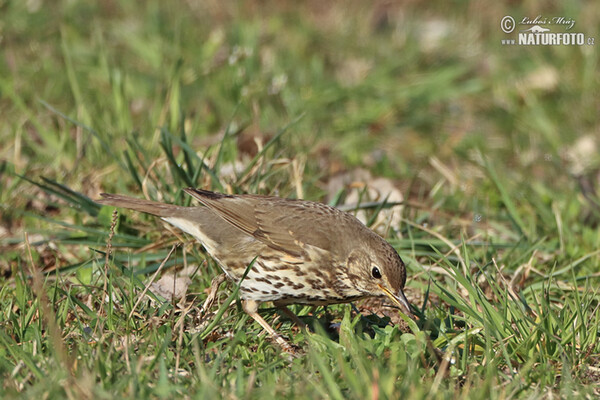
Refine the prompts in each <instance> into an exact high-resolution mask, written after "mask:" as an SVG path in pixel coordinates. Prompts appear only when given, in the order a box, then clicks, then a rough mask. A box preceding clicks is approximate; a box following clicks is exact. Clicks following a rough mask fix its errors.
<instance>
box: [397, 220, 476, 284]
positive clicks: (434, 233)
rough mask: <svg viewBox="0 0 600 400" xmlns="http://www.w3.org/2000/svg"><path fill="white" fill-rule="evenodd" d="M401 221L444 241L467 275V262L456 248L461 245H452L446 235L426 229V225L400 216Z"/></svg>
mask: <svg viewBox="0 0 600 400" xmlns="http://www.w3.org/2000/svg"><path fill="white" fill-rule="evenodd" d="M402 222H404V223H406V224H408V225H410V226H413V227H415V228H418V229H421V230H422V231H423V232H427V233H429V234H430V235H432V236H435V237H436V238H438V239H439V240H441V241H442V242H444V243H446V245H447V246H448V247H450V249H452V251H454V254H455V255H456V257H457V258H458V261H460V265H461V266H462V268H463V273H464V274H465V275H467V271H468V270H467V264H466V263H465V260H464V259H463V257H462V256H461V255H460V251H459V250H458V249H459V248H460V247H461V246H462V245H457V246H455V245H454V244H453V243H452V242H451V241H450V240H449V239H448V238H446V237H444V236H442V235H440V234H439V233H437V232H435V231H432V230H431V229H428V228H426V227H424V226H421V225H419V224H415V223H414V222H412V221H409V220H407V219H404V218H402Z"/></svg>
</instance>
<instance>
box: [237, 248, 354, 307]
mask: <svg viewBox="0 0 600 400" xmlns="http://www.w3.org/2000/svg"><path fill="white" fill-rule="evenodd" d="M261 261H262V260H260V259H258V260H256V263H255V264H257V265H256V266H253V267H252V268H251V269H250V270H249V271H248V274H247V275H246V278H245V279H244V280H243V281H242V284H241V286H240V297H241V298H242V299H244V300H255V301H261V302H263V301H274V302H276V303H278V304H310V305H327V304H337V303H347V302H350V301H353V300H356V299H359V298H362V297H365V295H364V293H361V292H359V291H358V290H356V289H354V288H353V287H352V286H351V285H349V284H346V283H344V282H343V281H340V280H339V279H331V278H330V277H328V276H324V275H315V274H312V273H309V272H307V271H303V270H300V269H298V268H295V267H294V266H291V267H289V268H285V266H284V267H281V266H280V267H279V268H272V269H269V268H266V269H265V268H264V264H263V263H262V262H261ZM337 278H339V276H338V277H337Z"/></svg>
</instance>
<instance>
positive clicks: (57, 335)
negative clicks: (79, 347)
mask: <svg viewBox="0 0 600 400" xmlns="http://www.w3.org/2000/svg"><path fill="white" fill-rule="evenodd" d="M25 245H26V246H27V253H28V257H29V264H30V268H31V276H32V280H33V285H32V289H33V292H34V294H35V296H36V297H37V298H38V301H39V305H40V307H41V309H42V313H43V314H42V318H43V320H44V322H45V323H46V326H47V327H48V333H49V335H50V340H51V341H52V345H53V347H54V350H55V351H56V353H57V355H58V358H59V361H60V363H61V364H62V365H63V367H65V368H67V369H68V371H69V372H72V371H71V368H70V367H71V362H70V361H69V358H68V356H67V351H66V349H65V344H64V343H63V341H62V334H61V331H60V329H58V326H57V325H56V315H55V314H54V310H53V309H52V307H50V301H49V299H48V296H47V295H46V292H45V291H44V283H43V281H42V276H41V274H40V271H39V270H38V269H37V268H36V267H35V264H34V263H33V255H32V254H31V245H30V244H29V236H28V235H27V233H25Z"/></svg>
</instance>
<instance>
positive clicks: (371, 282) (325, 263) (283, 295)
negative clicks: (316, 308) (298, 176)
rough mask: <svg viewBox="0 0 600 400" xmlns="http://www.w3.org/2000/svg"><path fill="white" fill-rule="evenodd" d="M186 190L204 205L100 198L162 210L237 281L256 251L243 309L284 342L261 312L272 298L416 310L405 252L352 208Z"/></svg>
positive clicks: (244, 287)
mask: <svg viewBox="0 0 600 400" xmlns="http://www.w3.org/2000/svg"><path fill="white" fill-rule="evenodd" d="M184 191H185V192H186V193H188V194H190V195H191V196H193V197H194V198H196V199H197V200H198V201H200V203H202V205H203V206H200V207H182V206H176V205H173V204H164V203H158V202H154V201H148V200H142V199H137V198H132V197H127V196H121V195H116V194H107V193H102V194H101V196H102V197H103V199H101V200H99V203H101V204H106V205H111V206H116V207H124V208H129V209H132V210H136V211H141V212H144V213H148V214H153V215H156V216H159V217H161V218H162V219H163V220H165V221H166V222H168V223H170V224H172V225H174V226H176V227H177V228H179V229H181V230H182V231H184V232H187V233H188V234H190V235H192V236H194V237H195V238H196V239H198V240H199V241H200V242H201V243H202V244H203V245H204V248H205V249H206V251H207V252H208V253H209V254H210V256H211V257H212V258H214V259H215V260H216V261H217V263H218V264H219V265H220V267H221V268H222V269H223V271H224V272H225V274H226V275H227V277H228V278H229V279H231V280H232V281H234V282H239V281H240V280H241V279H242V276H243V274H244V272H245V271H246V269H247V267H248V266H249V265H250V263H251V262H252V261H253V260H254V259H255V258H256V260H255V261H254V264H253V266H252V268H251V269H250V270H249V271H248V274H247V276H246V278H245V279H243V281H242V282H241V285H240V297H241V299H242V304H243V308H244V311H246V313H248V314H249V315H250V316H251V317H252V318H254V320H256V321H257V322H258V323H259V324H260V325H261V326H262V327H263V328H264V329H265V330H266V331H267V332H268V333H269V334H271V335H272V336H273V337H274V338H275V340H276V341H277V342H278V343H279V344H280V345H281V346H282V347H283V348H284V349H286V350H290V349H291V347H290V346H289V344H288V343H287V342H286V341H285V340H284V339H283V338H282V337H281V336H280V335H278V334H277V333H276V332H275V330H274V329H273V328H272V327H271V326H270V325H269V324H268V323H267V322H266V321H265V320H264V319H263V318H262V317H261V316H260V315H259V314H258V312H257V311H258V305H259V303H261V302H265V301H272V302H273V303H274V304H275V305H276V306H277V307H281V308H282V309H283V310H284V311H287V313H290V314H291V312H289V310H287V308H286V305H288V304H310V305H327V304H337V303H346V302H351V301H353V300H357V299H361V298H364V297H370V296H384V295H385V296H388V297H389V298H390V299H391V300H392V301H393V302H394V303H395V304H396V305H398V306H400V307H401V308H402V309H403V311H404V312H405V313H407V314H409V315H410V314H411V311H410V306H409V303H408V301H407V300H406V297H405V296H404V293H403V288H404V284H405V282H406V268H405V266H404V263H403V262H402V260H401V259H400V256H398V253H396V251H395V250H394V248H393V247H392V246H391V245H390V244H389V243H387V242H386V241H385V240H384V239H382V238H381V237H380V236H378V235H377V234H375V233H374V232H373V231H371V230H370V229H369V228H367V227H366V226H365V225H363V224H362V223H361V222H360V221H358V220H357V219H356V218H355V217H354V216H352V215H351V214H348V213H345V212H343V211H341V210H339V209H337V208H334V207H330V206H328V205H325V204H322V203H315V202H312V201H304V200H292V199H284V198H279V197H270V196H258V195H225V194H220V193H214V192H209V191H206V190H201V189H193V188H188V189H184ZM296 320H297V318H296Z"/></svg>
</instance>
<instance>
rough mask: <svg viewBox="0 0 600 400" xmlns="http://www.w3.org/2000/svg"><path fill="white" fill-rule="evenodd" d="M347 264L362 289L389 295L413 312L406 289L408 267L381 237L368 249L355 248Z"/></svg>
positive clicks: (403, 307)
mask: <svg viewBox="0 0 600 400" xmlns="http://www.w3.org/2000/svg"><path fill="white" fill-rule="evenodd" d="M373 235H374V236H376V235H375V234H373ZM347 266H348V272H349V276H350V279H351V280H352V281H353V283H354V285H355V287H356V288H357V289H358V290H360V291H361V292H363V293H365V294H367V295H370V296H384V295H385V296H387V297H388V298H390V300H392V302H393V303H394V304H396V305H397V306H399V307H400V309H402V311H404V313H405V314H407V315H412V311H411V309H410V304H409V303H408V300H407V299H406V296H404V291H403V290H404V285H405V283H406V267H405V265H404V263H403V262H402V259H401V258H400V256H399V255H398V253H397V252H396V250H394V248H393V247H392V246H391V245H390V244H389V243H387V242H386V241H385V240H383V239H382V238H381V237H379V236H377V237H376V238H374V240H372V241H371V242H370V243H367V245H366V246H365V247H364V248H361V249H354V250H352V251H351V252H350V255H349V256H348V259H347Z"/></svg>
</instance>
